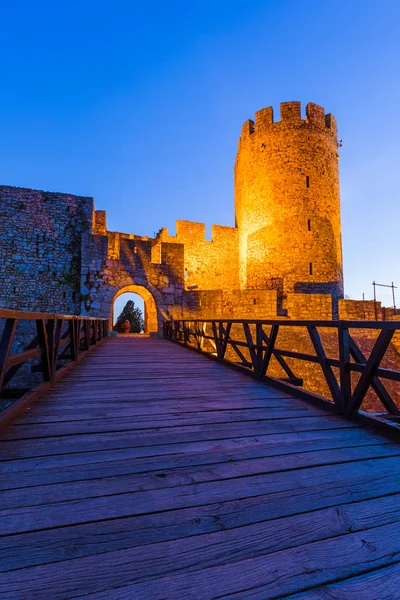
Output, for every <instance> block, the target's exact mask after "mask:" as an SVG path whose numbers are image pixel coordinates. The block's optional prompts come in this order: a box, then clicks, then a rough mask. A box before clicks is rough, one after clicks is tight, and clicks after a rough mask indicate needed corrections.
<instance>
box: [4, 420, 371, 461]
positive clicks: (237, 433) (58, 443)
mask: <svg viewBox="0 0 400 600" xmlns="http://www.w3.org/2000/svg"><path fill="white" fill-rule="evenodd" d="M349 426H352V427H353V428H354V429H356V428H357V427H360V425H357V424H353V423H350V424H349ZM342 427H343V421H342V420H341V419H340V417H336V416H331V415H326V416H322V417H319V416H316V417H299V418H298V419H290V418H286V419H274V420H271V421H262V422H257V421H251V422H243V423H236V422H235V423H215V424H214V423H211V424H205V425H187V426H184V425H182V426H179V427H168V428H163V429H157V428H149V429H142V430H136V431H135V432H134V433H132V432H130V431H129V430H128V431H127V430H125V431H121V432H118V435H117V434H116V432H115V433H108V432H106V433H97V434H96V433H93V434H90V433H87V434H81V435H79V437H78V436H74V435H71V436H68V435H67V436H59V437H47V438H37V439H26V440H25V441H24V443H23V444H21V442H20V440H12V439H11V440H8V439H7V433H6V435H5V436H4V438H3V439H2V440H1V441H0V456H1V460H10V459H13V458H25V457H27V456H50V455H53V454H63V453H65V452H74V451H76V444H77V442H79V450H80V452H88V451H89V450H99V449H111V448H121V447H128V446H130V447H135V446H153V445H155V444H171V443H176V442H180V443H183V442H190V441H193V440H198V441H200V440H217V439H227V438H231V437H248V436H250V435H266V434H268V433H270V434H274V433H288V432H296V431H316V430H319V429H321V430H327V429H341V428H342Z"/></svg>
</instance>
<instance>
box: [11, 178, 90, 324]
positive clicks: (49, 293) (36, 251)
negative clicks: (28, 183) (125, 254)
mask: <svg viewBox="0 0 400 600" xmlns="http://www.w3.org/2000/svg"><path fill="white" fill-rule="evenodd" d="M92 212H93V200H92V199H91V198H85V197H81V196H73V195H71V194H58V193H52V192H43V191H38V190H29V189H25V188H16V187H6V186H1V187H0V255H1V261H0V290H1V292H0V307H2V308H14V309H19V310H25V311H46V312H55V313H65V314H79V313H80V289H79V287H80V272H81V236H82V235H83V234H84V233H85V232H87V231H91V227H92Z"/></svg>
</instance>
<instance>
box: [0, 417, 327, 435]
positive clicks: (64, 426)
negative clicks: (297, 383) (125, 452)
mask: <svg viewBox="0 0 400 600" xmlns="http://www.w3.org/2000/svg"><path fill="white" fill-rule="evenodd" d="M319 414H320V416H324V415H323V411H320V413H319ZM317 415H318V413H317ZM317 415H315V414H314V413H313V412H311V411H309V410H306V409H305V410H287V411H285V410H284V409H270V410H268V411H266V410H265V409H250V410H246V411H244V410H237V411H224V410H221V411H212V412H207V411H206V412H204V413H198V412H197V413H195V412H192V413H188V414H179V413H173V414H167V415H155V416H153V418H151V416H150V415H148V414H147V415H144V416H143V417H141V418H140V417H139V418H135V417H134V415H125V416H123V417H122V418H121V417H119V418H115V417H112V416H110V417H109V418H107V419H104V418H103V419H99V418H97V419H90V418H88V419H86V420H85V418H84V417H83V416H82V419H81V420H80V421H79V420H77V421H62V422H54V423H44V424H41V423H35V426H34V427H32V424H31V423H27V424H25V423H21V422H18V423H12V424H11V425H10V427H9V428H8V430H7V432H5V434H4V436H3V437H2V439H3V440H18V439H34V438H40V437H54V436H66V435H77V434H83V433H105V432H111V431H128V430H129V431H138V430H139V431H140V430H142V429H154V428H165V429H166V433H167V432H168V429H167V428H169V427H187V426H191V425H216V424H217V423H221V424H232V423H245V422H246V423H248V424H249V425H251V423H252V422H254V421H255V422H256V423H257V424H260V423H262V422H264V421H268V422H270V421H272V420H277V419H283V418H284V419H296V421H297V420H298V419H299V418H300V417H301V418H310V419H314V418H315V417H316V416H317ZM20 421H21V419H20Z"/></svg>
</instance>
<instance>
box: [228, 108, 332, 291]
mask: <svg viewBox="0 0 400 600" xmlns="http://www.w3.org/2000/svg"><path fill="white" fill-rule="evenodd" d="M280 108H281V115H280V121H277V122H274V119H273V110H272V107H270V108H264V109H262V110H260V111H258V112H257V113H256V119H255V122H254V121H252V120H249V121H247V122H246V123H245V124H244V126H243V129H242V134H241V137H240V141H239V149H238V154H237V159H236V164H235V217H236V226H237V227H238V229H239V244H240V254H239V256H240V281H241V287H242V288H243V289H246V288H250V289H266V288H267V289H268V288H270V289H277V290H278V297H282V296H283V295H284V293H286V292H300V293H330V294H332V295H333V297H334V298H335V299H336V298H338V297H341V296H342V295H343V270H342V244H341V226H340V198H339V172H338V154H337V151H338V148H337V129H336V120H335V118H334V117H333V116H332V115H330V114H329V115H325V112H324V109H323V108H322V107H321V106H317V105H316V104H312V103H309V104H307V107H306V116H305V118H304V119H302V118H301V107H300V102H283V103H282V104H281V107H280Z"/></svg>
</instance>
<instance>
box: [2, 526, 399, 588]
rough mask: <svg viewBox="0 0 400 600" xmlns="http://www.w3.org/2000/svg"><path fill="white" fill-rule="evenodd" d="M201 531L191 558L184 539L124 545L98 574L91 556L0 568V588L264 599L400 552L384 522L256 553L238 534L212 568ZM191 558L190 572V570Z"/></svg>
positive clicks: (359, 569)
mask: <svg viewBox="0 0 400 600" xmlns="http://www.w3.org/2000/svg"><path fill="white" fill-rule="evenodd" d="M209 537H211V536H207V537H206V538H205V539H200V540H199V541H198V544H197V547H196V548H195V550H194V551H193V555H194V556H191V547H190V544H189V543H188V541H187V540H186V541H185V544H183V543H182V542H181V543H180V544H179V545H178V544H176V543H175V544H174V543H172V542H171V543H165V544H160V545H159V546H158V547H157V546H153V547H152V548H151V550H152V551H150V552H146V550H145V549H142V552H143V554H140V552H135V551H134V550H128V549H125V550H123V551H116V552H109V553H107V554H106V555H103V556H102V558H103V561H102V568H101V573H99V570H98V557H92V556H89V557H85V558H81V559H76V560H68V561H65V562H63V563H56V564H54V565H51V564H50V565H45V566H38V567H32V568H30V569H22V570H18V571H14V572H9V573H1V574H0V590H1V588H2V586H4V587H3V589H6V590H7V593H9V594H15V595H16V596H17V597H18V594H20V595H21V596H22V597H23V595H24V594H29V597H30V598H40V597H42V596H40V594H43V581H44V580H45V578H47V579H48V580H50V581H57V588H54V591H52V600H62V599H64V598H65V597H71V595H72V596H73V595H82V592H83V593H85V592H89V593H88V596H87V597H88V598H91V599H94V598H101V597H103V598H106V597H107V595H105V594H104V592H105V593H109V590H114V591H113V596H112V597H113V598H128V597H131V598H135V600H148V599H149V598H151V599H152V600H165V598H173V599H174V600H175V599H179V598H182V599H183V598H187V597H188V591H189V590H190V597H191V598H194V599H196V598H198V599H200V598H201V599H204V597H210V595H209V594H208V593H207V595H206V596H205V595H204V594H205V590H210V591H211V590H212V594H213V596H211V597H218V596H219V597H223V598H227V599H229V600H233V599H234V598H235V600H236V599H237V597H238V594H240V598H241V600H242V599H243V600H249V599H250V598H251V599H252V600H253V599H254V600H265V598H271V597H279V596H283V595H286V594H290V593H293V592H295V591H297V590H298V589H305V588H307V587H312V586H316V585H322V584H324V583H325V582H330V581H332V580H335V579H336V580H337V579H339V578H343V577H348V576H349V575H352V574H353V575H354V574H358V573H363V571H365V569H366V568H367V569H369V570H371V569H373V568H377V567H381V566H385V565H387V564H388V563H390V561H393V555H397V554H399V553H400V537H399V536H398V534H397V526H396V525H393V524H392V523H391V524H389V525H382V526H379V527H375V528H373V529H368V530H364V531H361V532H354V533H348V534H347V535H339V536H337V537H334V538H330V539H323V540H318V541H315V542H311V543H306V544H302V545H298V546H297V547H295V548H287V549H285V550H278V551H276V552H272V553H268V550H261V551H260V554H259V555H257V554H256V555H254V553H251V549H250V551H248V552H247V553H245V556H246V558H245V559H243V558H242V557H241V556H240V538H239V539H238V540H237V541H236V544H235V546H237V545H239V556H238V558H237V559H236V557H232V554H231V553H230V560H229V563H227V564H219V565H215V566H212V565H210V564H209V561H208V552H210V554H211V556H212V555H213V553H212V549H210V545H209V544H207V540H209ZM196 541H197V540H196ZM246 541H247V543H249V541H248V540H246V539H245V540H244V543H246ZM188 546H189V547H188ZM217 552H218V548H216V549H215V553H216V554H217ZM343 556H352V557H353V559H352V561H351V563H350V561H346V560H343ZM190 559H192V560H190ZM193 559H194V560H195V561H196V567H197V568H196V567H195V570H191V569H190V567H191V565H192V564H193ZM171 561H172V562H171ZM127 565H134V568H132V569H131V568H127ZM172 565H173V572H172V573H171V566H172ZM321 565H323V568H321ZM288 567H290V569H289V570H288ZM251 582H252V583H253V585H252V587H251V588H250V589H249V584H250V583H251ZM115 588H118V589H115ZM101 592H103V594H102V593H101ZM128 593H129V595H128ZM121 594H124V595H121ZM21 596H20V597H21ZM108 598H109V596H108Z"/></svg>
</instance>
